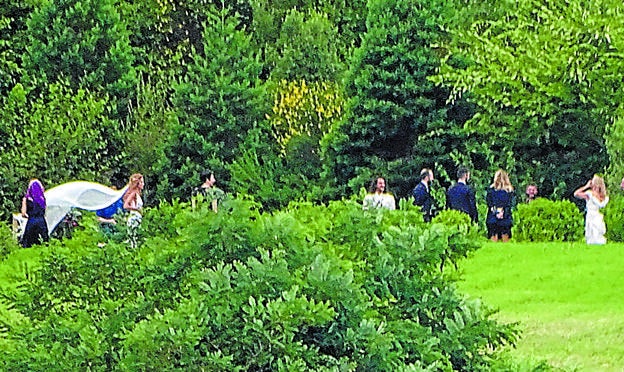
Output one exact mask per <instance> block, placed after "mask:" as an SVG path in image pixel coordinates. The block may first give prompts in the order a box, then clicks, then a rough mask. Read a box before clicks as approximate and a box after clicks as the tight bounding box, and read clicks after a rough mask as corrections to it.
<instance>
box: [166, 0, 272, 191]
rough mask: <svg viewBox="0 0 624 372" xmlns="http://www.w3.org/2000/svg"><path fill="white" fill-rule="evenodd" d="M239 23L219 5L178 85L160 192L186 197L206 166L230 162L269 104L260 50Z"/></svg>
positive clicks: (262, 117) (221, 167) (220, 165)
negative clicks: (175, 120) (175, 121)
mask: <svg viewBox="0 0 624 372" xmlns="http://www.w3.org/2000/svg"><path fill="white" fill-rule="evenodd" d="M239 25H240V21H239V19H238V18H237V17H230V16H227V13H225V12H224V11H218V10H215V12H214V13H213V14H212V15H211V16H210V19H209V21H208V22H206V28H205V30H204V39H203V53H197V54H194V55H193V61H192V63H191V64H190V65H189V66H188V72H187V74H186V76H185V77H184V80H183V81H182V83H180V84H179V85H177V86H176V87H175V93H174V102H175V106H176V107H177V109H178V117H179V125H178V126H176V127H175V128H174V129H173V135H172V137H171V139H170V143H169V144H168V145H167V146H166V148H165V154H166V158H165V159H164V161H163V163H162V164H160V165H159V166H158V173H159V176H158V177H159V187H158V195H159V196H160V197H163V198H171V197H173V196H178V197H186V198H187V197H189V196H190V193H191V190H192V189H193V187H194V186H197V182H198V179H197V176H198V175H199V173H200V172H201V170H203V169H204V168H211V169H212V170H213V171H219V170H223V169H224V168H226V165H227V164H229V163H231V162H232V161H233V159H234V158H235V157H236V156H237V155H238V153H239V146H240V144H241V143H242V142H243V141H244V140H245V139H246V137H247V135H248V132H249V131H250V130H251V129H252V128H254V127H255V126H256V125H258V124H259V123H260V122H262V121H263V119H264V115H265V114H266V113H267V112H268V110H269V107H270V106H269V105H270V99H269V97H268V96H266V95H265V93H264V92H265V89H264V87H263V86H262V82H261V81H260V79H259V76H260V73H261V71H262V65H261V63H260V62H259V57H258V53H257V51H256V50H255V48H253V46H252V44H251V38H250V36H249V35H248V34H247V33H246V32H245V31H244V30H241V29H239ZM222 181H223V179H222Z"/></svg>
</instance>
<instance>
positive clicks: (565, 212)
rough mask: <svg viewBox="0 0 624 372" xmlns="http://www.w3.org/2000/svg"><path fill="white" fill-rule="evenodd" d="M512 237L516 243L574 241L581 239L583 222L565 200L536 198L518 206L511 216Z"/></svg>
mask: <svg viewBox="0 0 624 372" xmlns="http://www.w3.org/2000/svg"><path fill="white" fill-rule="evenodd" d="M513 219H514V225H513V227H512V230H511V231H512V236H513V238H514V239H516V240H518V241H536V242H548V241H578V240H580V239H582V238H583V236H584V229H585V228H584V219H583V215H582V214H581V212H580V211H579V209H578V207H577V206H576V204H574V203H572V202H571V201H569V200H562V201H551V200H548V199H545V198H537V199H536V200H534V201H532V202H530V203H527V204H518V206H517V209H516V211H515V212H514V213H513Z"/></svg>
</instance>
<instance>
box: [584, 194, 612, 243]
mask: <svg viewBox="0 0 624 372" xmlns="http://www.w3.org/2000/svg"><path fill="white" fill-rule="evenodd" d="M587 196H588V199H587V201H586V208H587V214H586V216H585V241H586V242H587V244H605V243H606V242H607V238H605V234H606V232H607V227H606V226H605V222H604V218H603V216H602V213H600V209H601V208H604V207H605V206H606V205H607V203H608V202H609V197H608V196H607V197H606V198H605V200H603V201H600V200H598V199H597V198H596V197H595V196H594V194H593V193H592V192H591V191H588V192H587Z"/></svg>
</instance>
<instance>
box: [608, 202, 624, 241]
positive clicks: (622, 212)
mask: <svg viewBox="0 0 624 372" xmlns="http://www.w3.org/2000/svg"><path fill="white" fill-rule="evenodd" d="M603 211H604V220H605V224H606V225H607V240H610V241H614V242H622V241H624V196H623V195H622V194H621V193H619V192H617V193H615V192H614V193H611V194H609V203H608V204H607V206H606V207H605V208H604V209H603Z"/></svg>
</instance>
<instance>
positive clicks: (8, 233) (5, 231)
mask: <svg viewBox="0 0 624 372" xmlns="http://www.w3.org/2000/svg"><path fill="white" fill-rule="evenodd" d="M17 249H19V245H18V243H17V239H16V238H15V236H14V235H13V231H12V230H11V227H10V226H9V225H7V224H6V223H0V261H2V259H4V257H6V256H7V255H8V254H9V253H11V252H13V251H15V250H17Z"/></svg>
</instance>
